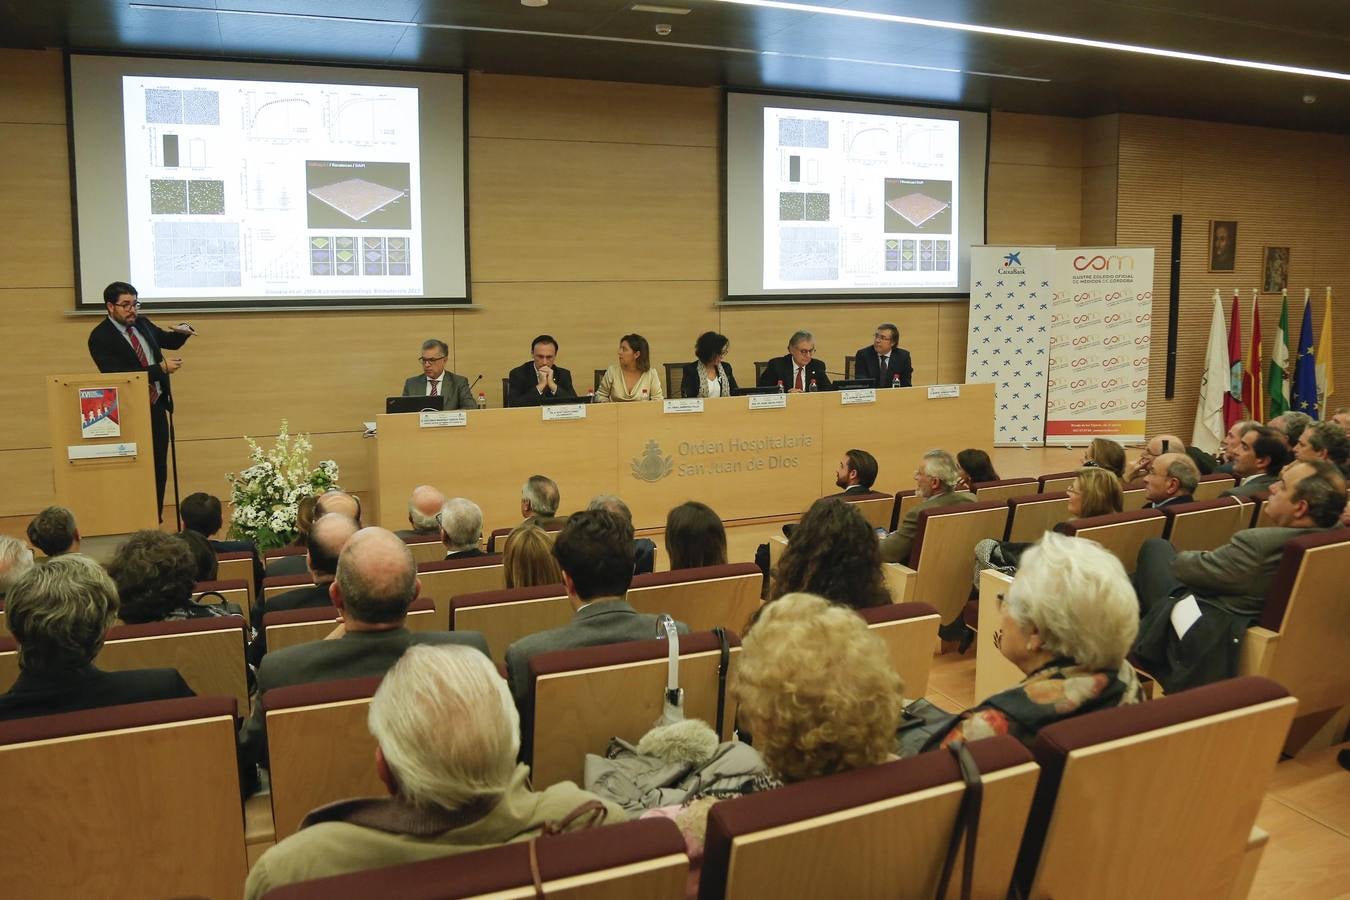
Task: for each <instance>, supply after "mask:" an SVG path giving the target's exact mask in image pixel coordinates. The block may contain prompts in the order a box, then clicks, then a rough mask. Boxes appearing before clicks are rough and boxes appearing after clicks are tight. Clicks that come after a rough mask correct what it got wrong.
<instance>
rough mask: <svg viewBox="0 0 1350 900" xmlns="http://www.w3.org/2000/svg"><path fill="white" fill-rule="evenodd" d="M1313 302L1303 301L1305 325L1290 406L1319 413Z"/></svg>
mask: <svg viewBox="0 0 1350 900" xmlns="http://www.w3.org/2000/svg"><path fill="white" fill-rule="evenodd" d="M1315 343H1316V342H1315V341H1314V340H1313V321H1312V302H1311V301H1308V300H1304V301H1303V327H1302V328H1300V329H1299V335H1298V357H1297V359H1296V360H1295V362H1294V383H1293V385H1292V387H1291V392H1290V398H1289V408H1290V409H1291V410H1294V411H1296V412H1301V413H1307V414H1308V415H1310V416H1312V417H1313V418H1314V419H1316V418H1318V415H1317V351H1315V350H1314V349H1313V345H1314V344H1315Z"/></svg>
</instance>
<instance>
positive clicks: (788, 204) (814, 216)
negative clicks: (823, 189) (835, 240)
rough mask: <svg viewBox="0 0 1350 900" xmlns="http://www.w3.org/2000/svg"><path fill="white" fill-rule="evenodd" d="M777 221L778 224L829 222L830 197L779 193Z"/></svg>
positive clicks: (812, 194) (791, 192)
mask: <svg viewBox="0 0 1350 900" xmlns="http://www.w3.org/2000/svg"><path fill="white" fill-rule="evenodd" d="M778 220H779V221H780V222H828V221H830V195H829V194H822V193H807V194H804V193H801V192H800V191H779V193H778Z"/></svg>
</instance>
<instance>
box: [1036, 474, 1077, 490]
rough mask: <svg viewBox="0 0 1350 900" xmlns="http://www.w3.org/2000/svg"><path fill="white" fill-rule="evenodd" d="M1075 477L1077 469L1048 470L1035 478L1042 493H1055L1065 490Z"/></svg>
mask: <svg viewBox="0 0 1350 900" xmlns="http://www.w3.org/2000/svg"><path fill="white" fill-rule="evenodd" d="M1077 477H1078V470H1077V469H1075V470H1074V471H1072V472H1050V473H1048V474H1045V475H1042V476H1041V477H1040V478H1038V479H1037V480H1038V481H1039V482H1040V485H1041V493H1042V494H1057V493H1059V492H1061V491H1064V490H1067V489H1068V487H1069V485H1071V484H1073V480H1074V479H1075V478H1077Z"/></svg>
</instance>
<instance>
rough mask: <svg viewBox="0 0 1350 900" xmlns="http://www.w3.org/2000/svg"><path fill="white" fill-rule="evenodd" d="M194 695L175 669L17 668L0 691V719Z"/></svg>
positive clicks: (5, 719)
mask: <svg viewBox="0 0 1350 900" xmlns="http://www.w3.org/2000/svg"><path fill="white" fill-rule="evenodd" d="M195 696H197V695H196V694H194V693H193V692H192V688H190V687H188V685H187V682H186V681H184V680H183V676H182V675H179V674H178V670H177V669H133V670H131V671H129V672H104V671H102V670H101V669H97V668H95V667H94V666H93V665H92V664H91V665H87V666H85V667H84V668H82V669H75V670H73V671H70V670H68V671H63V672H31V671H28V670H21V671H20V672H19V677H18V680H16V681H15V682H14V686H13V687H12V688H10V689H9V692H8V693H5V694H0V721H7V720H9V719H26V718H29V717H30V716H49V715H54V714H56V713H66V712H76V711H78V710H82V709H97V708H99V707H103V706H120V705H122V704H123V703H144V702H146V701H148V700H174V699H177V698H179V697H195Z"/></svg>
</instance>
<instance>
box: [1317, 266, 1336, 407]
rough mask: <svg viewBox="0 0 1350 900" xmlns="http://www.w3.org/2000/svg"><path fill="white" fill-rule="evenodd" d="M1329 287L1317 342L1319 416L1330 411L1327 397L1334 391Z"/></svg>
mask: <svg viewBox="0 0 1350 900" xmlns="http://www.w3.org/2000/svg"><path fill="white" fill-rule="evenodd" d="M1331 336H1332V329H1331V288H1330V287H1328V288H1327V308H1326V311H1325V312H1324V313H1323V314H1322V337H1321V339H1320V340H1319V341H1318V342H1317V395H1318V400H1319V402H1318V404H1317V408H1318V412H1320V413H1321V414H1322V415H1321V418H1324V419H1325V418H1327V417H1328V414H1329V413H1330V412H1331V409H1330V407H1329V405H1328V404H1327V398H1328V397H1330V396H1331V395H1332V394H1334V393H1335V392H1336V384H1335V382H1336V376H1335V374H1334V373H1333V372H1332V366H1331V356H1332V349H1331Z"/></svg>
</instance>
